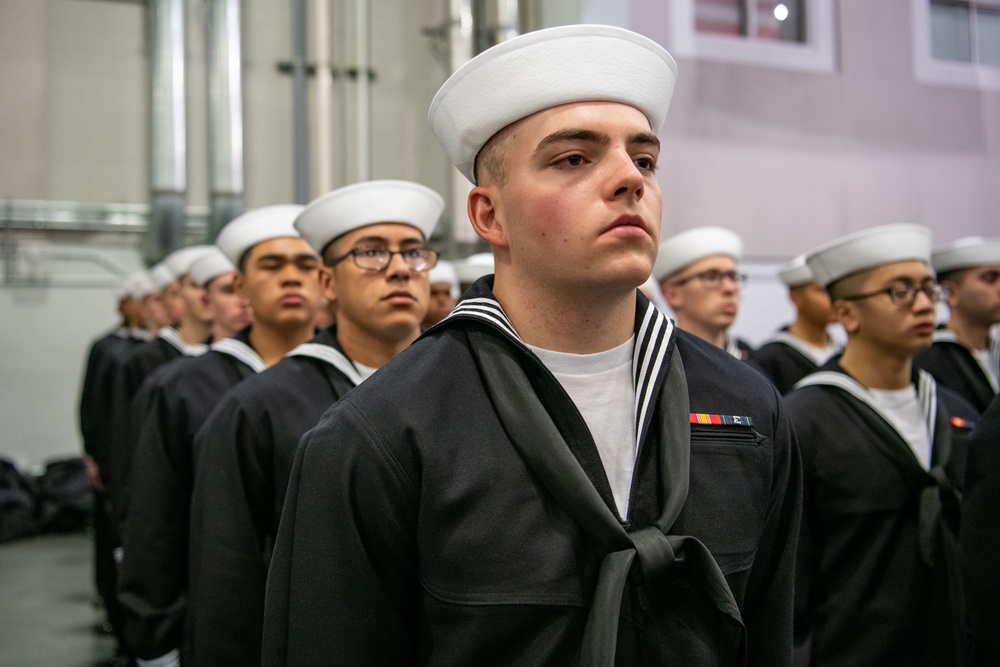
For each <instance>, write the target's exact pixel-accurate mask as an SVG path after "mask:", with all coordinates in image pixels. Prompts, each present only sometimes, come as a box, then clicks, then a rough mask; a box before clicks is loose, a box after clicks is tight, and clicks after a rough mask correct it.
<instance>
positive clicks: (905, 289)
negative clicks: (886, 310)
mask: <svg viewBox="0 0 1000 667" xmlns="http://www.w3.org/2000/svg"><path fill="white" fill-rule="evenodd" d="M921 292H922V293H923V294H924V295H925V296H926V297H927V298H928V299H930V301H931V303H937V302H938V301H941V300H942V299H943V298H944V290H942V289H941V286H940V285H938V284H937V283H932V282H926V283H924V284H923V285H912V284H910V283H894V284H892V285H889V286H888V287H886V288H885V289H880V290H875V291H874V292H868V293H866V294H854V295H853V296H845V297H843V298H844V299H846V300H847V301H859V300H861V299H868V298H871V297H873V296H879V295H880V294H888V295H889V300H890V301H892V303H893V305H895V306H904V307H907V308H909V307H910V306H912V305H913V304H914V303H916V302H917V295H918V294H920V293H921Z"/></svg>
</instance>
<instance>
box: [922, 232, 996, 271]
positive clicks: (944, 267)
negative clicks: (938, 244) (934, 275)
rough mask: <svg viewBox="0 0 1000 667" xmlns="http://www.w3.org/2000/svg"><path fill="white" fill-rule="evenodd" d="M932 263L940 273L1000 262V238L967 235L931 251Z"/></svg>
mask: <svg viewBox="0 0 1000 667" xmlns="http://www.w3.org/2000/svg"><path fill="white" fill-rule="evenodd" d="M931 264H932V265H933V266H934V270H935V271H937V272H938V273H948V272H949V271H957V270H958V269H968V268H971V267H973V266H986V265H989V264H1000V238H984V237H982V236H967V237H965V238H961V239H958V240H957V241H953V242H952V243H949V244H948V245H946V246H944V247H943V248H938V249H937V250H935V251H934V252H933V253H931Z"/></svg>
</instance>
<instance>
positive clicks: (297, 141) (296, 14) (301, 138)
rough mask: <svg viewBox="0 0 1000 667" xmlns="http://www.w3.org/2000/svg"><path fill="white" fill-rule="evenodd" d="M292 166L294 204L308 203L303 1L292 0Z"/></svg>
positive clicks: (304, 13) (307, 139)
mask: <svg viewBox="0 0 1000 667" xmlns="http://www.w3.org/2000/svg"><path fill="white" fill-rule="evenodd" d="M291 5H292V169H293V172H292V173H293V180H294V190H295V195H294V196H295V202H296V203H297V204H307V203H309V106H308V100H307V96H308V91H307V89H306V0H292V3H291Z"/></svg>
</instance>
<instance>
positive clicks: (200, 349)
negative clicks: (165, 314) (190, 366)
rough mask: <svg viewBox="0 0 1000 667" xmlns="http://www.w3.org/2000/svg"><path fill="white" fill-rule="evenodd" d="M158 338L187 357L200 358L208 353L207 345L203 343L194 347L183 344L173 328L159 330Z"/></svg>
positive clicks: (182, 340)
mask: <svg viewBox="0 0 1000 667" xmlns="http://www.w3.org/2000/svg"><path fill="white" fill-rule="evenodd" d="M160 338H162V339H163V340H165V341H167V342H168V343H170V344H171V345H173V346H174V347H176V348H177V350H178V351H179V352H180V353H181V354H183V355H185V356H188V357H200V356H201V355H203V354H205V353H206V352H208V345H205V344H204V343H195V344H194V345H191V344H189V343H185V342H184V339H183V338H181V335H180V334H179V333H177V329H174V328H173V327H163V328H162V329H160Z"/></svg>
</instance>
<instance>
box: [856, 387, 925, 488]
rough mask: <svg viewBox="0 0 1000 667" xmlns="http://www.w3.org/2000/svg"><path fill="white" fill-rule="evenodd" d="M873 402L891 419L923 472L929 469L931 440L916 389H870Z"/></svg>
mask: <svg viewBox="0 0 1000 667" xmlns="http://www.w3.org/2000/svg"><path fill="white" fill-rule="evenodd" d="M869 391H871V393H872V394H874V396H875V400H877V401H878V403H879V405H881V406H882V408H883V409H884V410H885V411H886V412H887V413H889V416H890V417H892V424H893V426H895V427H896V430H897V431H899V434H900V435H901V436H903V440H905V441H906V443H907V444H908V445H909V446H910V449H912V450H913V454H914V456H916V457H917V460H918V461H920V465H922V466H923V467H924V470H930V469H931V438H930V434H929V433H927V421H926V420H925V419H924V413H923V410H921V409H920V401H919V400H918V399H917V388H916V387H914V386H913V385H912V384H911V385H910V386H909V387H907V388H905V389H871V390H869Z"/></svg>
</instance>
